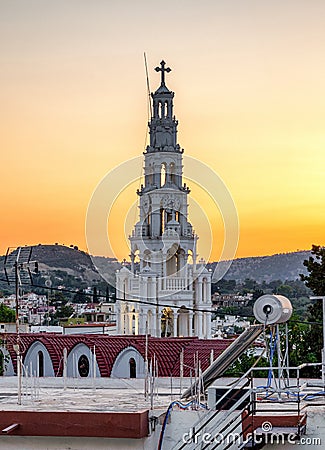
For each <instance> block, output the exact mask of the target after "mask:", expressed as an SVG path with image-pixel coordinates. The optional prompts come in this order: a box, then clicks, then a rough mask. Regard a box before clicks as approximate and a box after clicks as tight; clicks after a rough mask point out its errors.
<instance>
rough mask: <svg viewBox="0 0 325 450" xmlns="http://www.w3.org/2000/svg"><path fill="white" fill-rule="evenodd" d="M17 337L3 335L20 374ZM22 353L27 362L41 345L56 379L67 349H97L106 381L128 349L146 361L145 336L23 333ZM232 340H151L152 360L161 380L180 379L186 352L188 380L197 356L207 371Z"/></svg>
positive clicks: (60, 370) (194, 338) (189, 338)
mask: <svg viewBox="0 0 325 450" xmlns="http://www.w3.org/2000/svg"><path fill="white" fill-rule="evenodd" d="M16 339H17V338H16V334H14V333H13V334H6V335H2V340H5V341H6V347H7V349H8V351H9V353H10V357H11V360H12V363H13V366H14V369H15V371H16V368H17V357H16V352H15V351H14V345H15V344H16ZM20 340H21V353H22V356H23V360H24V358H25V355H26V353H27V351H28V349H29V348H30V347H31V345H32V344H33V343H34V342H37V341H38V342H41V343H42V344H43V345H44V346H45V347H46V349H47V351H48V352H49V355H50V357H51V359H52V364H53V369H54V373H55V375H56V376H62V375H63V364H62V357H63V349H64V348H66V349H67V352H68V354H69V352H70V351H71V350H72V349H73V348H74V347H75V346H76V345H78V344H80V343H83V344H85V345H87V346H88V347H89V348H90V350H91V351H93V348H94V346H95V348H96V359H97V364H98V367H99V371H100V374H101V376H102V377H109V376H110V375H111V370H112V367H113V365H114V362H115V360H116V358H117V356H118V355H119V354H120V353H121V352H122V351H123V350H124V349H125V348H128V347H134V348H135V349H136V350H138V352H139V353H140V354H141V355H142V356H143V358H144V357H145V347H146V338H145V336H127V335H123V336H121V335H119V336H109V335H98V334H92V335H84V334H79V335H77V334H74V335H58V334H53V333H46V334H44V333H21V334H20ZM231 343H232V340H230V339H205V340H203V339H198V338H197V337H186V338H156V337H151V336H149V337H148V357H149V359H152V358H153V357H154V355H155V357H156V360H157V361H158V373H159V376H161V377H169V376H171V375H172V376H174V377H178V376H180V354H181V351H182V350H183V351H184V376H185V377H188V376H190V375H191V372H192V375H193V373H194V372H193V370H194V369H192V370H191V368H193V367H194V355H196V354H197V355H198V359H199V361H200V362H201V369H202V370H205V369H206V368H207V367H208V366H209V364H210V354H211V350H213V354H214V359H215V358H216V357H217V356H219V355H220V354H221V353H222V352H223V351H224V350H225V349H226V348H227V347H228V346H229V345H230V344H231Z"/></svg>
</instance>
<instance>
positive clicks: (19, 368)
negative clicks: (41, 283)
mask: <svg viewBox="0 0 325 450" xmlns="http://www.w3.org/2000/svg"><path fill="white" fill-rule="evenodd" d="M19 254H20V249H18V253H17V258H16V262H15V293H16V333H17V343H16V354H17V397H18V398H17V403H18V405H21V357H20V334H19V273H18V271H19V267H18V259H19Z"/></svg>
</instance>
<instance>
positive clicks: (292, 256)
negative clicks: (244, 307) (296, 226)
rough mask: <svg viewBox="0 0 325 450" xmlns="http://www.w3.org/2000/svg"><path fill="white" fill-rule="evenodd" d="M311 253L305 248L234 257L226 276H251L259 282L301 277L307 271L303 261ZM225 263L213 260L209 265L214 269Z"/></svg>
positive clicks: (230, 277) (232, 278)
mask: <svg viewBox="0 0 325 450" xmlns="http://www.w3.org/2000/svg"><path fill="white" fill-rule="evenodd" d="M310 255H311V252H310V251H308V250H303V251H299V252H292V253H278V254H276V255H271V256H253V257H248V258H238V259H234V260H233V262H232V264H231V266H230V269H229V270H228V272H227V273H226V275H225V277H224V278H226V279H227V280H236V281H244V280H245V279H246V278H251V279H253V280H256V281H257V282H259V283H261V282H263V281H266V282H270V281H273V280H283V281H285V280H296V279H297V278H300V277H299V275H300V274H301V273H303V274H306V273H307V269H306V267H305V266H304V265H303V262H304V260H306V259H308V258H309V257H310ZM223 264H225V262H223V261H221V262H219V263H216V262H213V263H211V264H209V265H210V268H211V269H212V270H214V268H215V267H216V265H218V266H219V267H220V266H221V267H222V265H223Z"/></svg>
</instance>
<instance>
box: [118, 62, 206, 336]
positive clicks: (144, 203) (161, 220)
mask: <svg viewBox="0 0 325 450" xmlns="http://www.w3.org/2000/svg"><path fill="white" fill-rule="evenodd" d="M155 70H156V71H157V72H160V74H161V83H160V86H159V87H158V89H157V90H156V91H155V92H154V93H152V94H151V97H152V117H151V120H150V122H149V124H148V126H149V133H150V145H148V146H147V148H146V151H145V152H144V185H141V188H140V189H139V190H138V191H137V195H138V196H139V209H140V217H139V221H138V222H137V223H136V224H135V227H134V230H133V232H132V236H130V237H129V239H130V247H131V254H130V258H131V270H129V269H128V268H127V267H126V265H124V266H123V267H122V269H121V270H119V271H118V272H117V275H116V277H117V280H116V281H117V283H116V287H117V298H119V299H122V300H121V301H118V302H117V303H118V304H117V332H118V334H145V333H149V334H151V335H153V336H157V337H161V336H166V337H167V336H193V335H195V336H198V337H200V338H210V337H211V313H210V312H209V311H207V310H210V308H211V274H210V272H209V271H207V269H206V268H205V266H204V262H203V261H200V263H199V264H197V263H196V259H197V253H196V243H197V239H198V237H197V236H196V235H195V233H194V231H193V228H192V225H191V224H190V222H189V221H188V201H187V197H188V195H189V193H190V190H189V188H188V187H187V186H186V184H184V183H183V149H181V147H180V145H179V144H178V143H177V125H178V121H177V120H176V118H175V116H174V112H173V99H174V92H172V91H170V90H169V89H168V88H167V86H166V82H165V75H166V73H169V72H170V71H171V69H170V68H169V67H166V63H165V62H164V61H161V63H160V67H156V69H155ZM128 300H129V301H128ZM130 300H132V302H131V301H130Z"/></svg>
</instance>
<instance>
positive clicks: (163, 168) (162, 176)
mask: <svg viewBox="0 0 325 450" xmlns="http://www.w3.org/2000/svg"><path fill="white" fill-rule="evenodd" d="M166 176H167V171H166V164H165V163H162V165H161V170H160V187H163V186H165V184H166Z"/></svg>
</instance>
